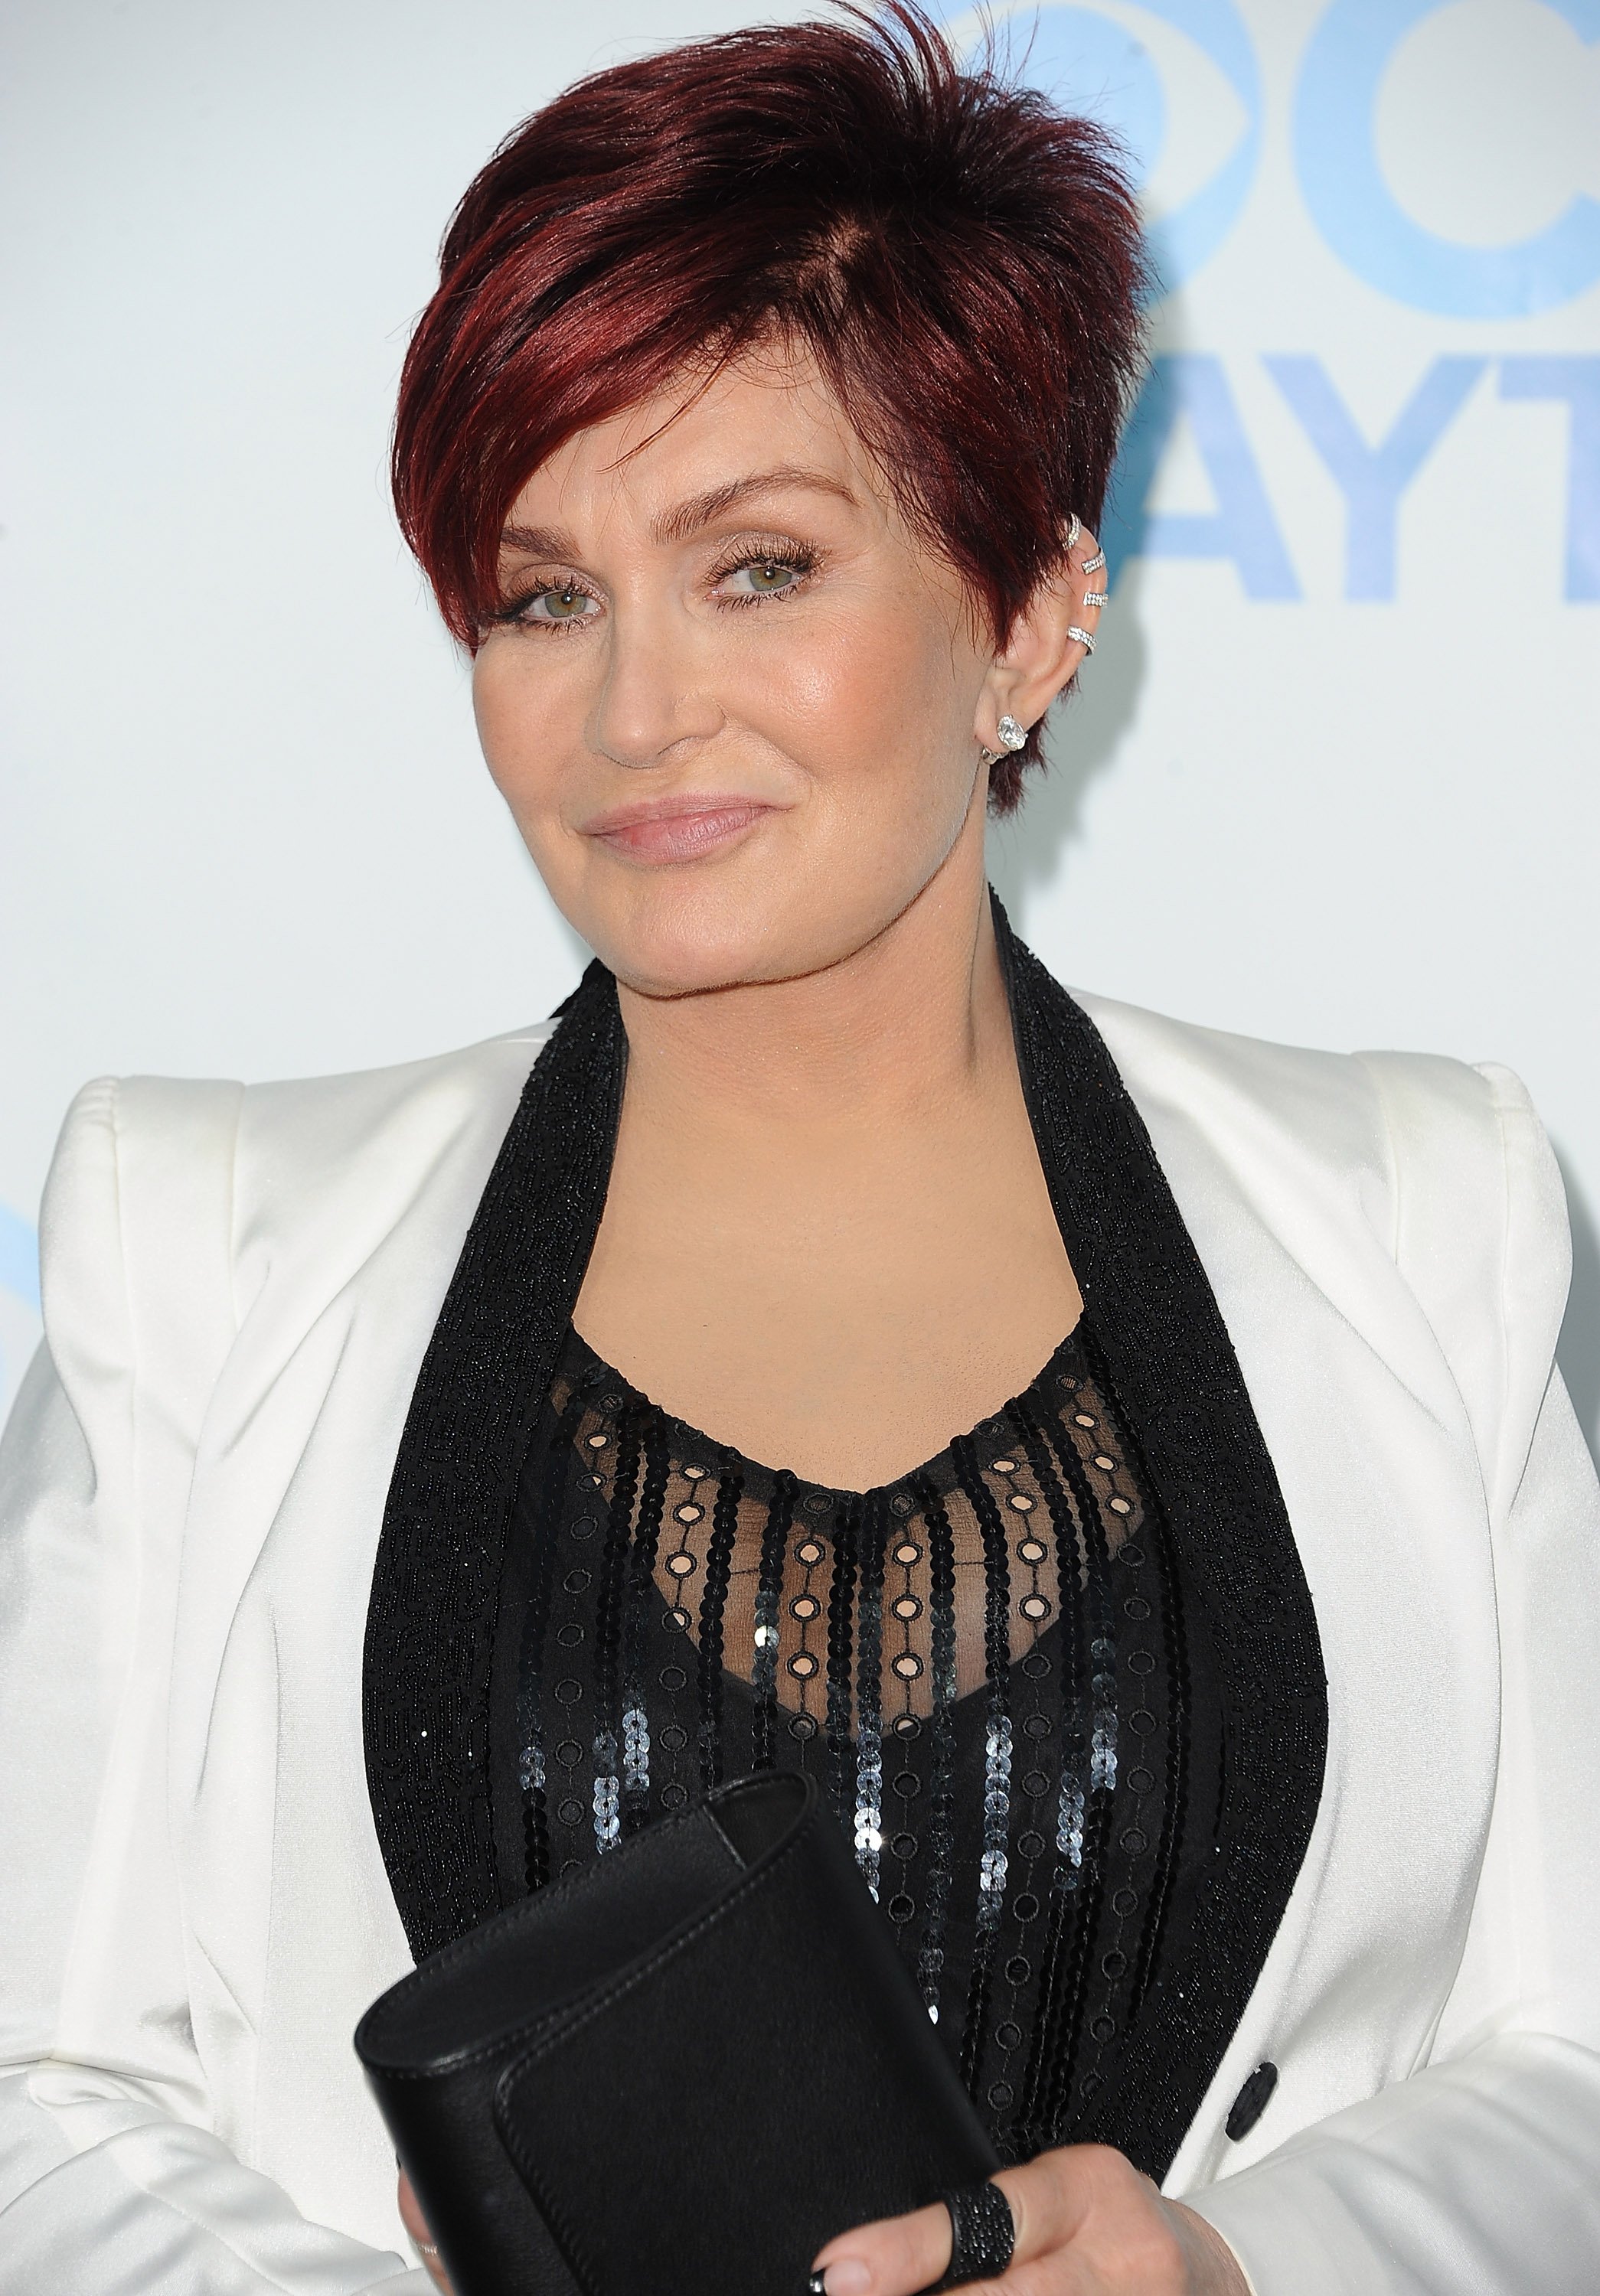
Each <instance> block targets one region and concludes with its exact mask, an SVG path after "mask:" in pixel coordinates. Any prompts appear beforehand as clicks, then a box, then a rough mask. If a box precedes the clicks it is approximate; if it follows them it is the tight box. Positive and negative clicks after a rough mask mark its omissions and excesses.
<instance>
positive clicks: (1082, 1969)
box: [1021, 1403, 1117, 2144]
mask: <svg viewBox="0 0 1600 2296" xmlns="http://www.w3.org/2000/svg"><path fill="white" fill-rule="evenodd" d="M1021 1409H1022V1412H1023V1413H1024V1414H1025V1415H1026V1419H1025V1424H1026V1426H1027V1431H1028V1433H1029V1435H1030V1438H1031V1439H1033V1440H1034V1442H1035V1443H1036V1444H1037V1445H1038V1447H1039V1448H1040V1449H1041V1450H1042V1451H1043V1452H1044V1453H1045V1455H1046V1457H1048V1458H1049V1459H1050V1460H1051V1462H1052V1463H1053V1464H1054V1470H1055V1472H1056V1473H1057V1475H1058V1476H1059V1478H1060V1480H1062V1481H1063V1483H1064V1485H1065V1487H1066V1488H1067V1490H1068V1492H1069V1493H1070V1495H1071V1502H1072V1512H1073V1513H1074V1514H1075V1515H1076V1517H1077V1520H1078V1524H1079V1530H1080V1532H1081V1534H1082V1538H1083V1569H1084V1584H1083V1591H1082V1597H1081V1599H1082V1603H1083V1608H1084V1611H1085V1613H1086V1614H1087V1627H1088V1634H1087V1677H1088V1679H1087V1685H1086V1690H1087V1694H1080V1695H1079V1696H1078V1697H1075V1698H1074V1700H1073V1703H1072V1716H1071V1731H1072V1734H1075V1735H1076V1736H1077V1738H1078V1741H1079V1748H1078V1751H1079V1766H1080V1764H1081V1759H1082V1754H1083V1753H1084V1752H1086V1751H1087V1756H1088V1781H1087V1785H1088V1791H1087V1796H1082V1797H1081V1798H1080V1794H1079V1782H1080V1779H1081V1767H1078V1775H1077V1776H1076V1777H1071V1778H1070V1777H1068V1776H1066V1775H1063V1794H1062V1802H1061V1806H1060V1808H1058V1813H1057V1832H1056V1854H1057V1859H1058V1865H1057V1884H1058V1886H1057V1888H1056V1890H1055V1891H1054V1896H1055V1898H1057V1900H1058V1901H1059V1902H1060V1903H1061V1906H1062V1920H1061V1923H1060V1924H1059V1927H1057V1925H1056V1924H1054V1923H1053V1925H1052V1927H1053V1936H1054V1944H1055V1949H1056V1957H1057V1964H1058V1965H1057V1971H1056V1974H1055V2000H1054V2013H1053V2014H1052V2015H1050V2016H1048V2017H1046V2016H1045V2015H1043V2014H1041V2016H1040V2018H1039V2021H1038V2029H1037V2030H1036V2034H1035V2047H1036V2050H1037V2052H1038V2057H1039V2062H1040V2069H1041V2072H1040V2079H1039V2081H1038V2084H1037V2087H1036V2091H1035V2095H1034V2100H1033V2109H1032V2112H1031V2114H1030V2120H1031V2123H1032V2128H1033V2132H1034V2134H1035V2136H1037V2137H1038V2141H1039V2142H1040V2143H1041V2144H1051V2143H1054V2142H1055V2141H1057V2138H1058V2135H1059V2132H1060V2130H1061V2128H1062V2124H1063V2119H1064V2117H1065V2115H1066V2112H1067V2110H1068V2106H1069V2101H1070V2099H1071V2093H1072V2084H1073V2079H1074V2077H1075V2075H1076V2071H1077V2066H1078V2059H1079V2052H1080V2050H1081V2048H1082V2045H1083V2021H1084V2016H1085V2013H1086V2010H1087V2000H1088V1980H1089V1962H1090V1956H1091V1954H1092V1952H1093V1948H1094V1943H1095V1932H1096V1931H1097V1930H1098V1928H1099V1924H1100V1915H1101V1907H1102V1903H1103V1899H1104V1867H1105V1849H1106V1841H1107V1837H1108V1835H1109V1833H1110V1831H1111V1819H1112V1794H1113V1790H1114V1787H1115V1784H1116V1771H1117V1745H1116V1737H1117V1717H1116V1708H1115V1705H1114V1703H1113V1701H1114V1698H1115V1694H1116V1672H1115V1656H1116V1644H1115V1638H1114V1635H1113V1632H1112V1611H1111V1589H1110V1586H1109V1583H1108V1579H1107V1572H1108V1570H1109V1561H1108V1557H1107V1554H1106V1547H1105V1533H1104V1526H1103V1524H1102V1522H1101V1520H1100V1511H1099V1507H1098V1505H1097V1503H1096V1501H1095V1494H1094V1491H1093V1489H1092V1488H1091V1487H1090V1484H1089V1480H1088V1477H1087V1474H1086V1473H1085V1472H1084V1467H1083V1461H1082V1460H1081V1458H1080V1457H1079V1453H1078V1447H1077V1445H1076V1444H1075V1443H1074V1442H1073V1441H1072V1440H1071V1437H1070V1436H1068V1435H1066V1434H1065V1433H1064V1431H1063V1430H1062V1429H1060V1428H1059V1427H1056V1426H1051V1427H1046V1425H1045V1423H1044V1422H1043V1421H1042V1420H1041V1419H1039V1418H1038V1416H1037V1415H1035V1414H1034V1413H1033V1412H1032V1410H1031V1408H1030V1406H1028V1405H1027V1404H1026V1403H1023V1404H1022V1406H1021ZM1074 1818H1076V1819H1077V1820H1078V1822H1079V1825H1080V1826H1081V1832H1082V1850H1081V1859H1082V1863H1081V1868H1080V1874H1081V1876H1082V1877H1083V1879H1084V1880H1085V1881H1086V1882H1087V1886H1086V1887H1084V1888H1083V1889H1082V1890H1081V1894H1079V1893H1078V1892H1076V1891H1073V1890H1070V1889H1069V1888H1068V1887H1067V1881H1066V1877H1067V1874H1068V1873H1069V1872H1070V1870H1071V1836H1070V1832H1069V1828H1070V1826H1071V1821H1072V1820H1073V1819H1074ZM1063 1841H1067V1842H1068V1844H1069V1847H1068V1848H1066V1849H1063V1846H1062V1845H1063Z"/></svg>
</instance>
